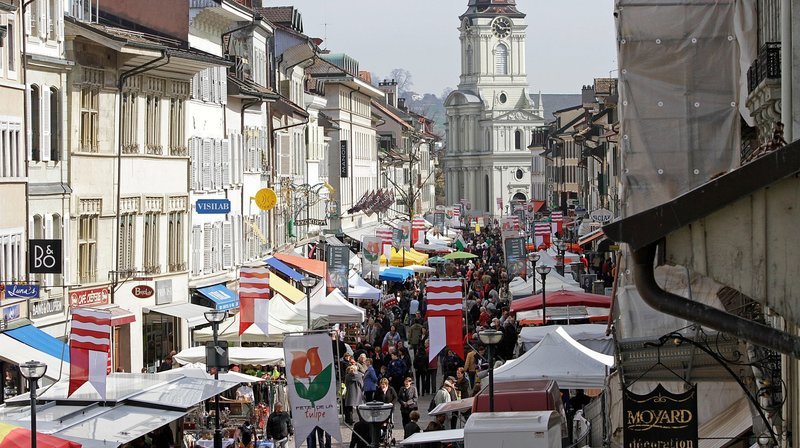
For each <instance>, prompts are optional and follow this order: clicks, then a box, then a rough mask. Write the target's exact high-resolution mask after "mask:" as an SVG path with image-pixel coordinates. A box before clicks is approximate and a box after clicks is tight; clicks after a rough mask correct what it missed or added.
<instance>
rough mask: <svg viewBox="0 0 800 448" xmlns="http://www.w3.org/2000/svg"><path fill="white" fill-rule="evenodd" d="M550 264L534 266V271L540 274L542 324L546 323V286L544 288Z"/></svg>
mask: <svg viewBox="0 0 800 448" xmlns="http://www.w3.org/2000/svg"><path fill="white" fill-rule="evenodd" d="M550 269H551V268H550V266H546V265H540V266H537V267H536V272H538V273H539V275H541V276H542V325H547V297H546V294H547V288H545V284H546V282H547V274H549V273H550Z"/></svg>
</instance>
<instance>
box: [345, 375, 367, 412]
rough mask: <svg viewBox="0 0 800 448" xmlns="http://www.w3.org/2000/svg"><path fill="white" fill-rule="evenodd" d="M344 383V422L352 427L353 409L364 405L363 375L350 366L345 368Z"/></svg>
mask: <svg viewBox="0 0 800 448" xmlns="http://www.w3.org/2000/svg"><path fill="white" fill-rule="evenodd" d="M344 382H345V395H344V422H345V423H347V424H348V425H352V424H353V423H354V421H353V408H355V407H356V406H358V405H360V404H362V403H364V375H362V374H361V372H359V371H358V368H357V367H356V366H350V367H348V368H347V374H346V375H345V377H344Z"/></svg>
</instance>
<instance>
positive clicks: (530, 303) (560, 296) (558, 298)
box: [511, 291, 611, 313]
mask: <svg viewBox="0 0 800 448" xmlns="http://www.w3.org/2000/svg"><path fill="white" fill-rule="evenodd" d="M545 300H546V301H547V306H594V307H602V308H611V297H609V296H604V295H601V294H590V293H588V292H578V291H554V292H548V293H547V294H546V295H545ZM541 307H542V295H541V294H536V295H533V296H528V297H525V298H523V299H518V300H514V301H512V302H511V311H512V312H514V313H516V312H519V311H528V310H537V309H540V308H541Z"/></svg>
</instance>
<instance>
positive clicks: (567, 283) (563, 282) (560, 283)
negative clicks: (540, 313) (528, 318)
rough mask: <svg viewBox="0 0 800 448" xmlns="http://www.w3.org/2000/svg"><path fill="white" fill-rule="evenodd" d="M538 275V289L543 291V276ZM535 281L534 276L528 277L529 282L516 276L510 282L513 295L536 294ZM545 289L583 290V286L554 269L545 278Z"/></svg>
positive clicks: (525, 295) (509, 285) (549, 290)
mask: <svg viewBox="0 0 800 448" xmlns="http://www.w3.org/2000/svg"><path fill="white" fill-rule="evenodd" d="M536 277H538V278H537V279H536V291H537V292H541V289H542V281H541V276H540V275H539V274H536ZM533 281H534V278H533V277H531V278H528V281H527V282H526V281H525V280H524V279H523V278H522V277H514V278H513V279H512V280H511V281H510V282H509V283H508V290H509V291H510V292H511V297H527V296H530V295H533V294H535V292H534V288H533ZM544 289H545V291H547V292H554V291H580V292H583V288H581V287H580V286H579V285H578V284H577V282H575V281H572V280H569V279H567V278H565V277H562V276H560V275H558V274H557V273H556V271H555V270H552V271H550V273H549V274H547V280H545V283H544Z"/></svg>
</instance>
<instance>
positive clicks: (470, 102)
mask: <svg viewBox="0 0 800 448" xmlns="http://www.w3.org/2000/svg"><path fill="white" fill-rule="evenodd" d="M459 21H460V26H459V28H458V30H459V33H460V34H459V38H460V41H461V76H460V79H459V84H458V89H457V90H455V91H453V92H452V93H451V94H450V95H449V96H448V97H447V99H446V100H445V109H446V111H447V151H446V153H445V184H446V186H445V188H446V198H447V201H448V204H455V203H457V202H458V201H459V200H461V199H467V200H468V201H469V202H470V203H471V204H472V210H474V211H475V212H478V213H481V212H483V213H490V214H492V215H495V216H500V215H501V214H505V213H506V210H505V206H506V205H508V204H510V203H511V202H512V201H525V202H527V201H529V200H530V199H532V198H533V199H543V198H544V193H545V192H544V161H543V160H541V157H539V156H538V155H537V156H533V155H532V154H531V153H530V151H528V149H527V146H528V144H529V143H530V141H531V136H532V133H533V131H534V129H536V128H537V127H539V126H542V125H543V124H544V117H542V115H543V108H542V105H541V104H537V105H535V106H534V102H533V100H532V99H531V95H530V92H529V86H528V78H527V74H526V65H525V41H526V30H527V24H526V22H525V14H524V13H522V12H521V11H519V10H518V9H517V5H516V1H515V0H469V2H468V5H467V11H466V12H464V14H462V15H461V16H460V17H459ZM539 99H540V102H541V95H540V96H539ZM539 196H541V197H539Z"/></svg>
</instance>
